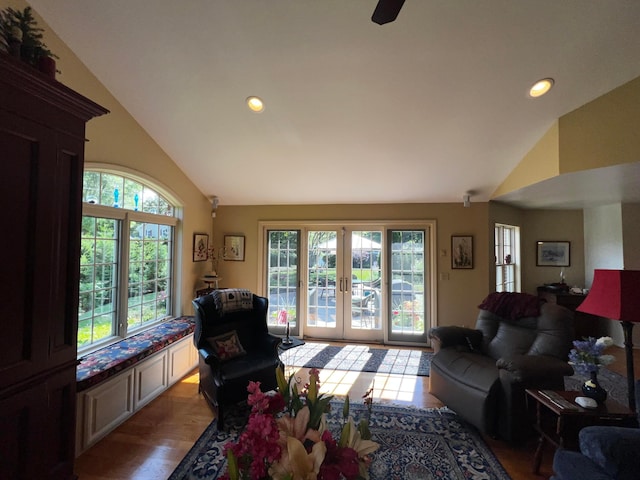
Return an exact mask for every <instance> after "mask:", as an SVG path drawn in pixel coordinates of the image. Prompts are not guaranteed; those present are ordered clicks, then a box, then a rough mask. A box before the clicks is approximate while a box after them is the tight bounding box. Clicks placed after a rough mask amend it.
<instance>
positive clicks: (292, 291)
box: [267, 230, 300, 334]
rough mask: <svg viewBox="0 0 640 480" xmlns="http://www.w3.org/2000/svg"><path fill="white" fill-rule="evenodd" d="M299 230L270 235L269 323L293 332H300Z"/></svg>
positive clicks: (275, 231) (268, 269)
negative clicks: (298, 323) (287, 326)
mask: <svg viewBox="0 0 640 480" xmlns="http://www.w3.org/2000/svg"><path fill="white" fill-rule="evenodd" d="M299 237H300V233H299V232H298V231H297V230H273V231H270V232H268V249H269V250H268V251H269V256H268V257H269V258H268V265H267V272H268V273H267V291H268V292H269V293H268V298H269V316H268V319H267V321H268V324H269V325H272V326H277V325H279V326H281V327H284V326H286V324H287V322H289V327H290V329H291V333H293V334H296V332H297V331H298V325H297V321H298V298H297V288H298V239H299Z"/></svg>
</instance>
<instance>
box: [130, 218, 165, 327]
mask: <svg viewBox="0 0 640 480" xmlns="http://www.w3.org/2000/svg"><path fill="white" fill-rule="evenodd" d="M129 231H130V237H131V243H130V245H129V276H128V278H129V297H128V302H129V309H128V318H127V325H128V327H129V329H131V330H136V329H139V328H141V327H143V326H145V325H146V324H150V323H155V322H158V321H160V320H162V319H164V318H165V317H166V316H167V315H168V314H169V312H170V305H171V290H170V288H169V286H170V284H171V281H170V280H171V260H172V259H171V252H172V243H173V242H172V241H171V238H172V231H173V228H172V227H169V226H167V225H159V224H157V223H148V222H147V223H140V222H135V221H132V222H130V223H129ZM141 236H142V238H143V240H137V238H140V237H141Z"/></svg>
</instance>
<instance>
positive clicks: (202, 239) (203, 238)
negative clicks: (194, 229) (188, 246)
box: [193, 233, 209, 262]
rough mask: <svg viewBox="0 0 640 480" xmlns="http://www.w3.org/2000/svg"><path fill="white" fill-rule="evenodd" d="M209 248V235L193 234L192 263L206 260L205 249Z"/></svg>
mask: <svg viewBox="0 0 640 480" xmlns="http://www.w3.org/2000/svg"><path fill="white" fill-rule="evenodd" d="M208 248H209V235H207V234H206V233H194V234H193V261H194V262H204V261H205V260H207V249H208Z"/></svg>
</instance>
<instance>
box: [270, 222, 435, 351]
mask: <svg viewBox="0 0 640 480" xmlns="http://www.w3.org/2000/svg"><path fill="white" fill-rule="evenodd" d="M265 223H267V225H264V226H263V231H264V237H263V239H262V241H263V242H264V247H263V248H262V250H263V251H264V252H265V254H264V262H263V263H262V269H263V273H262V274H261V278H262V279H264V280H265V283H264V288H262V290H264V291H265V295H266V296H268V298H269V320H268V321H269V327H270V330H271V331H272V332H273V333H276V334H284V333H285V332H286V330H287V329H289V332H290V334H291V335H303V336H304V337H309V338H322V339H334V340H356V341H367V342H382V341H384V342H394V343H417V342H420V343H426V342H427V336H426V332H427V329H428V326H429V325H430V319H431V318H432V315H433V312H435V307H434V305H433V302H432V298H435V295H434V293H433V278H432V277H433V271H434V270H433V261H434V258H433V247H432V245H433V241H432V236H433V226H432V225H431V224H430V223H425V222H422V223H420V224H418V225H415V226H414V225H407V226H404V225H403V226H401V225H394V224H391V225H390V224H389V223H386V224H375V223H373V224H364V223H357V222H352V223H348V224H327V223H321V224H317V225H314V224H313V223H310V224H306V225H301V226H300V228H299V229H291V228H282V226H280V225H268V222H265ZM276 226H278V227H280V228H274V227H276ZM401 227H402V228H401Z"/></svg>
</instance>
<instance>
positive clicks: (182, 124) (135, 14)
mask: <svg viewBox="0 0 640 480" xmlns="http://www.w3.org/2000/svg"><path fill="white" fill-rule="evenodd" d="M29 3H30V4H31V5H33V7H34V8H35V9H36V10H37V11H38V13H39V14H40V15H41V16H42V17H43V18H44V19H45V21H46V22H47V23H48V24H49V25H50V27H51V28H52V29H53V30H54V31H55V32H56V33H57V34H58V35H59V36H60V37H61V38H62V40H63V41H65V42H66V43H67V45H69V47H70V48H71V49H72V50H73V51H74V52H75V53H76V54H77V55H78V57H79V58H80V59H81V60H82V61H83V62H84V63H85V64H86V65H87V67H88V68H89V69H90V70H91V71H92V72H93V73H94V74H95V75H96V77H97V78H98V79H99V80H100V81H101V82H102V83H103V84H104V85H105V86H106V87H107V88H108V89H109V90H110V91H111V92H112V93H113V94H114V96H115V97H116V98H117V99H118V100H119V101H120V103H121V104H122V105H123V106H124V107H125V108H126V109H127V110H128V111H129V112H130V113H131V115H133V117H134V118H135V119H136V120H137V121H138V122H139V123H140V125H141V126H142V127H143V128H144V129H145V130H146V131H147V132H148V133H149V135H150V136H151V137H153V139H154V140H155V141H156V142H157V143H158V144H159V145H160V146H161V147H162V148H163V149H164V151H166V152H167V154H168V155H169V156H171V158H173V160H174V161H175V162H176V163H177V164H178V165H179V166H180V168H181V169H182V170H183V171H184V172H185V173H186V174H187V175H188V176H189V177H190V178H191V180H192V181H193V182H194V183H195V185H196V186H197V187H198V188H199V189H200V190H201V191H202V192H203V193H204V194H205V195H207V196H213V195H216V196H218V197H219V199H220V204H221V205H247V204H321V203H396V202H458V201H461V200H462V195H463V194H464V193H465V192H467V191H472V192H473V195H472V201H486V200H488V199H489V198H490V196H491V194H492V193H493V192H494V190H495V188H496V187H497V186H498V185H499V184H500V183H501V182H502V181H503V180H504V178H505V177H506V176H507V175H508V174H509V173H510V172H511V171H512V170H513V168H514V167H515V166H516V165H517V164H518V163H519V162H520V160H521V159H522V158H523V157H524V155H525V154H526V153H527V152H528V151H529V150H530V149H531V148H532V147H533V146H534V145H535V143H536V142H537V141H538V140H539V139H540V138H541V137H542V135H543V134H544V133H545V132H546V131H547V130H548V129H549V127H550V126H551V125H552V124H553V122H554V121H555V120H556V119H558V118H559V117H560V116H562V115H564V114H566V113H568V112H571V111H572V110H574V109H576V108H577V107H579V106H581V105H583V104H585V103H587V102H589V101H591V100H593V99H595V98H597V97H599V96H600V95H602V94H604V93H606V92H608V91H610V90H612V89H614V88H616V87H618V86H620V85H622V84H623V83H626V82H628V81H629V80H631V79H633V78H636V77H638V76H640V28H639V25H640V2H638V1H637V0H599V1H584V0H562V1H558V0H538V1H527V0H483V1H481V2H479V1H477V0H406V2H405V4H404V7H403V8H402V11H401V12H400V15H399V16H398V18H397V19H396V20H395V21H394V22H393V23H389V24H386V25H383V26H380V25H377V24H375V23H373V22H372V21H371V14H372V13H373V10H374V8H375V6H376V3H377V1H376V0H268V1H265V0H181V1H176V0H108V1H105V0H30V1H29ZM544 77H552V78H554V79H555V86H554V88H553V89H552V90H551V91H550V93H548V94H547V95H546V96H544V97H541V98H539V99H532V98H529V97H528V95H527V91H528V89H529V87H530V86H531V85H532V84H533V83H534V82H535V81H536V80H538V79H541V78H544ZM250 95H257V96H259V97H261V98H262V99H263V100H264V102H265V105H266V106H265V110H264V111H263V112H262V113H253V112H251V111H250V110H249V109H248V108H247V106H246V104H245V99H246V98H247V97H248V96H250ZM633 172H634V173H638V169H635V170H633ZM572 181H576V180H575V177H574V180H572ZM577 181H578V182H579V181H580V179H578V180H577ZM632 186H633V185H632ZM636 186H637V184H636ZM605 187H606V186H605V185H604V184H603V183H598V182H596V188H602V189H603V190H606V189H607V188H605ZM615 188H618V187H615ZM625 188H627V189H628V187H625ZM547 190H549V191H547ZM582 190H583V189H582V188H581V187H580V185H578V186H577V187H576V192H577V193H576V195H575V196H574V197H572V198H570V199H565V201H564V204H565V205H567V206H571V205H573V206H580V201H581V200H580V198H579V197H580V196H581V195H582V196H584V192H583V191H582ZM567 191H568V190H567V188H566V186H562V185H561V186H560V187H556V186H553V185H551V186H549V188H547V189H546V190H545V189H542V192H543V196H544V199H545V202H546V203H544V202H542V203H540V201H538V203H537V204H535V206H538V207H543V208H544V207H545V206H548V205H549V202H550V201H551V202H553V199H554V195H557V194H558V192H562V193H563V194H564V195H565V196H566V195H567ZM631 191H632V194H631V196H630V197H625V198H630V199H631V200H634V197H633V194H634V192H636V191H640V188H636V189H634V188H631ZM525 193H526V192H525ZM525 193H522V194H521V197H522V198H520V199H519V200H518V199H517V198H516V199H514V200H517V201H519V202H520V204H521V205H523V206H527V205H533V203H532V201H533V200H535V199H533V198H530V196H527V195H526V194H525ZM529 193H532V194H533V196H536V195H538V196H539V195H540V192H536V191H533V192H529ZM635 194H637V193H635ZM635 201H640V198H638V199H636V200H635Z"/></svg>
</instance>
